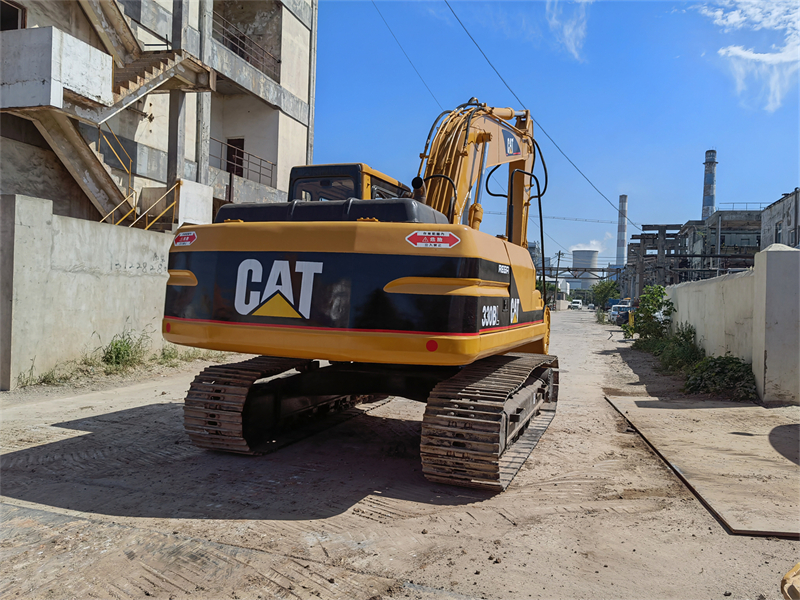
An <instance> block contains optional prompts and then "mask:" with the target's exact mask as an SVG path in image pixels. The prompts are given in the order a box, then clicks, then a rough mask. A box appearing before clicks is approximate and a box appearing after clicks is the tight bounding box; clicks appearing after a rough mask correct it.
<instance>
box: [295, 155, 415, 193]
mask: <svg viewBox="0 0 800 600" xmlns="http://www.w3.org/2000/svg"><path fill="white" fill-rule="evenodd" d="M410 192H411V190H410V189H409V188H408V186H406V185H403V184H402V183H400V182H399V181H397V180H396V179H394V178H393V177H389V176H388V175H385V174H383V173H381V172H380V171H376V170H375V169H372V168H370V167H369V166H368V165H365V164H364V163H352V164H340V165H305V166H300V167H293V168H292V171H291V174H290V176H289V199H290V200H303V201H311V202H315V201H319V200H348V199H350V198H357V199H360V200H371V199H375V198H401V197H403V196H406V195H408V194H409V193H410Z"/></svg>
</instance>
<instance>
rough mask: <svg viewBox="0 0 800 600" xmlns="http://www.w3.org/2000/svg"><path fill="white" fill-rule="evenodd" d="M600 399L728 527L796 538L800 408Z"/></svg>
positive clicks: (738, 531)
mask: <svg viewBox="0 0 800 600" xmlns="http://www.w3.org/2000/svg"><path fill="white" fill-rule="evenodd" d="M606 399H607V400H608V401H609V402H610V403H611V405H612V406H614V408H616V409H617V410H618V411H619V412H620V414H622V415H623V416H624V417H625V418H626V419H627V420H628V421H629V422H630V423H631V424H632V425H633V427H635V428H636V429H637V430H638V432H639V433H640V434H641V435H642V436H643V437H644V438H645V440H646V441H647V442H648V443H649V444H650V446H651V447H652V448H653V449H654V450H655V451H656V452H657V453H658V454H659V455H660V456H661V458H663V459H664V461H666V462H667V464H668V465H669V466H670V467H671V468H672V470H673V471H674V472H675V473H676V474H677V475H678V476H679V477H680V478H681V479H682V480H683V481H684V483H686V485H687V486H689V488H690V489H691V490H692V491H693V492H694V493H695V494H696V495H697V497H698V498H699V499H700V501H701V502H702V503H703V504H704V505H705V506H706V507H707V508H708V509H709V510H710V511H711V512H712V513H713V514H714V515H715V516H716V517H717V518H718V519H720V520H721V521H722V522H723V523H724V524H725V525H726V526H727V527H728V528H729V529H730V530H731V532H732V533H736V534H746V535H773V536H783V537H791V538H798V537H800V442H798V434H799V433H800V409H797V407H786V408H783V409H768V408H764V407H762V406H757V405H755V404H752V403H749V402H729V401H707V400H692V399H680V400H673V399H665V398H652V397H633V396H630V397H623V396H606ZM796 409H797V410H796Z"/></svg>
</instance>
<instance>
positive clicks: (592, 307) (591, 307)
mask: <svg viewBox="0 0 800 600" xmlns="http://www.w3.org/2000/svg"><path fill="white" fill-rule="evenodd" d="M586 308H587V309H588V310H594V304H590V305H589V306H587V307H586Z"/></svg>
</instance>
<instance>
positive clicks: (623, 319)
mask: <svg viewBox="0 0 800 600" xmlns="http://www.w3.org/2000/svg"><path fill="white" fill-rule="evenodd" d="M632 310H633V307H632V306H620V307H619V311H618V312H617V316H616V317H615V318H614V322H615V323H616V324H617V325H624V324H625V323H627V322H628V320H629V319H630V316H631V315H630V313H631V311H632Z"/></svg>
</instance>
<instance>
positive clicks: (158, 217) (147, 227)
mask: <svg viewBox="0 0 800 600" xmlns="http://www.w3.org/2000/svg"><path fill="white" fill-rule="evenodd" d="M177 203H178V201H177V200H173V201H172V204H170V205H169V206H168V207H167V208H165V209H164V210H163V211H161V214H160V215H158V216H157V217H156V218H155V219H153V220H152V221H151V222H150V223H149V224H148V225H147V226H146V227H145V229H146V230H147V229H150V228H151V227H152V226H153V225H155V224H156V223H157V222H158V220H159V219H160V218H161V217H162V216H164V213H165V212H167V211H168V210H169V209H170V208H172V207H173V206H175V205H176V204H177ZM172 222H173V223H174V222H175V211H174V210H173V211H172Z"/></svg>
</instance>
